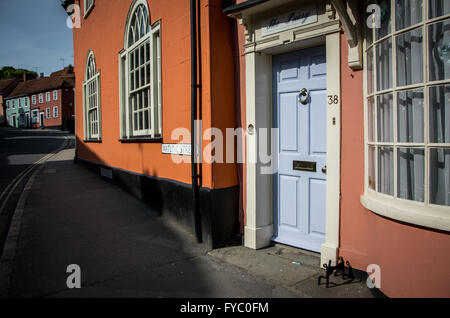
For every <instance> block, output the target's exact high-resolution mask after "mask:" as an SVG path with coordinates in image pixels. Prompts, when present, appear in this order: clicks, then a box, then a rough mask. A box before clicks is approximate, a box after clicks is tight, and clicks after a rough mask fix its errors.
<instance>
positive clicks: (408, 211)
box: [361, 0, 450, 231]
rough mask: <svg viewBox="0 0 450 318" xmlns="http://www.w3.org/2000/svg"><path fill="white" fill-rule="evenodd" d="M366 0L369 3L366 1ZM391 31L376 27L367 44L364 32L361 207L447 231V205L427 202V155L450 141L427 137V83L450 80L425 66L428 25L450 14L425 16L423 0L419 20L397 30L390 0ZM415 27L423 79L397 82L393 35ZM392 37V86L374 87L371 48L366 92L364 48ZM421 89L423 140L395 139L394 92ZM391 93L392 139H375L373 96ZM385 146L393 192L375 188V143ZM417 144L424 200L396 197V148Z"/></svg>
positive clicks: (449, 225) (449, 214) (425, 0)
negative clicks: (370, 107) (431, 73)
mask: <svg viewBox="0 0 450 318" xmlns="http://www.w3.org/2000/svg"><path fill="white" fill-rule="evenodd" d="M368 3H370V2H369V1H368ZM390 4H391V32H390V33H389V34H388V35H386V36H383V37H382V38H380V39H376V37H375V31H373V33H372V38H373V40H372V43H371V44H370V45H369V44H368V43H367V38H366V37H365V36H364V71H363V89H364V161H365V169H364V194H363V195H362V196H361V203H362V204H363V206H364V207H366V208H367V209H369V210H371V211H372V212H375V213H377V214H379V215H382V216H385V217H388V218H391V219H395V220H399V221H402V222H406V223H410V224H415V225H419V226H424V227H428V228H433V229H438V230H444V231H450V207H449V206H445V205H437V204H432V203H430V202H429V175H430V174H429V162H428V161H429V158H430V149H431V148H436V147H438V148H449V147H450V143H431V142H428V141H429V118H428V117H429V116H428V113H429V93H428V91H429V87H433V86H438V85H448V84H450V79H446V80H435V81H430V80H429V70H428V26H429V25H431V24H434V23H436V22H441V21H445V20H447V19H449V18H450V14H447V15H443V16H440V17H437V18H432V19H430V18H428V5H429V1H428V0H423V1H422V5H423V12H422V21H421V22H420V23H417V24H414V25H411V26H408V27H405V28H403V29H401V30H396V26H395V0H391V2H390ZM417 28H421V29H422V49H423V52H422V53H423V54H422V58H423V81H422V82H421V83H417V84H411V85H402V86H397V74H396V73H397V72H396V69H397V67H396V61H397V55H396V54H397V52H396V37H397V35H399V34H405V33H408V32H410V31H412V30H415V29H417ZM389 38H390V39H391V40H392V48H391V50H392V51H391V52H392V60H391V71H392V87H391V88H389V89H385V90H377V66H376V61H375V57H376V51H375V49H374V50H373V62H372V65H373V70H372V72H373V78H372V82H373V83H372V85H373V87H374V89H373V92H372V93H371V94H368V80H367V76H368V74H367V67H368V60H367V56H368V55H367V52H368V51H369V50H370V49H372V48H375V47H376V44H378V43H382V42H383V41H384V40H386V39H389ZM420 88H422V89H423V93H424V115H423V116H424V118H423V120H424V142H422V143H416V142H414V143H413V142H408V143H405V142H397V137H398V136H397V124H398V121H397V92H399V91H406V90H412V89H420ZM385 93H392V95H393V96H392V98H393V101H392V116H393V142H378V141H377V140H378V139H377V130H378V128H377V126H378V118H377V117H378V114H377V111H376V108H377V106H376V96H379V95H382V94H385ZM371 97H373V98H374V101H375V102H374V107H375V111H374V116H375V119H374V121H373V122H374V123H375V127H374V134H375V136H373V139H374V141H369V140H368V136H369V120H368V113H369V112H368V99H369V98H371ZM369 146H373V147H375V154H374V158H373V166H374V168H373V169H374V177H375V185H374V189H375V190H373V189H371V188H370V186H369V173H370V172H369V169H370V167H369ZM381 146H385V147H391V148H393V157H394V158H393V166H394V168H393V169H394V170H393V174H394V182H393V187H394V195H393V196H391V195H388V194H384V193H381V192H378V189H377V187H378V169H379V167H378V152H377V151H378V147H381ZM405 147H406V148H416V147H419V148H421V149H424V201H423V202H420V201H414V200H408V199H403V198H399V197H398V193H397V192H398V187H397V183H398V180H397V179H398V176H397V171H398V170H397V169H398V168H397V156H398V154H397V149H398V148H405Z"/></svg>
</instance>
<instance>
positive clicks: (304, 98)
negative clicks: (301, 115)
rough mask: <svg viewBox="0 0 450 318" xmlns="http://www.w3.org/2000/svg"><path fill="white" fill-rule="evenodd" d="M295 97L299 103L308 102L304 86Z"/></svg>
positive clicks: (307, 94) (304, 103)
mask: <svg viewBox="0 0 450 318" xmlns="http://www.w3.org/2000/svg"><path fill="white" fill-rule="evenodd" d="M297 99H298V101H299V102H300V103H302V104H303V105H306V104H308V102H309V93H308V90H307V89H306V88H302V90H301V91H300V93H298V96H297Z"/></svg>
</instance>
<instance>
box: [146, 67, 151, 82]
mask: <svg viewBox="0 0 450 318" xmlns="http://www.w3.org/2000/svg"><path fill="white" fill-rule="evenodd" d="M145 68H146V71H145V74H146V83H147V84H150V63H149V64H147V66H146V67H145Z"/></svg>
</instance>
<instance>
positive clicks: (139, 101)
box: [136, 92, 142, 109]
mask: <svg viewBox="0 0 450 318" xmlns="http://www.w3.org/2000/svg"><path fill="white" fill-rule="evenodd" d="M141 108H142V97H141V93H140V92H139V93H137V94H136V109H141Z"/></svg>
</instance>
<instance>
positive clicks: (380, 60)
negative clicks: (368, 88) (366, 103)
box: [376, 38, 392, 91]
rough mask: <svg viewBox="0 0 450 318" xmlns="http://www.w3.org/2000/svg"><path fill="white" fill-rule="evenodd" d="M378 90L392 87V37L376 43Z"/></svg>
mask: <svg viewBox="0 0 450 318" xmlns="http://www.w3.org/2000/svg"><path fill="white" fill-rule="evenodd" d="M376 63H377V90H378V91H380V90H384V89H388V88H391V87H392V39H391V38H389V39H387V40H384V41H383V42H381V43H380V44H377V45H376Z"/></svg>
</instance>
